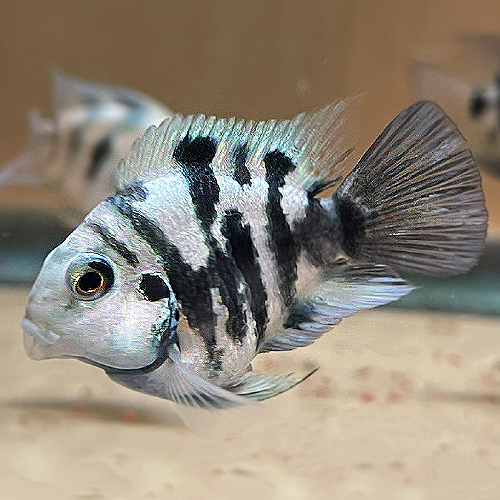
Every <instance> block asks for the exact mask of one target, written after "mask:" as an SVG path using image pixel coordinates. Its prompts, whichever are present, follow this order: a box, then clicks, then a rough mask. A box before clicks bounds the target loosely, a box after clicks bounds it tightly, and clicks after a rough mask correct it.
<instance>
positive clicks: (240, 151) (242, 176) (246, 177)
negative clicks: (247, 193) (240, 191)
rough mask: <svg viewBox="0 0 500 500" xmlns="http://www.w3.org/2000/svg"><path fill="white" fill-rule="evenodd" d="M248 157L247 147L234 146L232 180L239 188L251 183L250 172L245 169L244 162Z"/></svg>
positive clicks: (244, 145)
mask: <svg viewBox="0 0 500 500" xmlns="http://www.w3.org/2000/svg"><path fill="white" fill-rule="evenodd" d="M247 155H248V145H247V144H239V145H238V146H236V148H235V149H234V152H233V164H234V174H233V176H234V180H235V181H236V182H238V184H239V185H240V186H244V185H245V184H250V183H251V180H252V178H251V175H250V171H249V170H248V168H247V165H246V160H247Z"/></svg>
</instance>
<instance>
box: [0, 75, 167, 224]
mask: <svg viewBox="0 0 500 500" xmlns="http://www.w3.org/2000/svg"><path fill="white" fill-rule="evenodd" d="M52 76H53V94H54V117H53V118H50V119H48V118H42V117H41V116H40V114H39V112H38V111H37V110H32V111H31V112H30V113H29V121H30V130H31V139H30V142H29V145H28V149H27V151H26V152H24V153H23V154H22V155H20V156H19V157H17V158H15V159H14V160H12V161H11V162H10V163H8V164H7V165H5V166H4V167H3V168H2V169H1V170H0V187H2V186H5V185H9V184H19V183H21V184H22V183H27V184H30V183H31V184H32V183H34V184H39V185H41V186H43V187H45V188H49V189H52V190H55V191H56V192H58V193H59V194H61V195H62V196H63V197H64V198H65V199H66V200H67V203H68V205H69V206H70V207H71V209H72V210H73V212H76V213H77V214H79V217H82V218H83V216H84V215H85V214H87V213H88V212H89V211H90V210H91V209H92V208H94V207H95V206H96V205H97V204H98V203H99V202H100V201H102V200H103V199H105V198H106V197H107V196H109V195H110V194H112V193H113V192H114V191H115V189H116V168H117V166H118V162H119V160H120V159H121V158H123V157H124V156H125V155H126V154H127V152H128V150H129V149H130V146H131V145H132V143H133V142H134V140H135V139H136V138H137V137H139V136H140V135H141V134H142V133H143V132H144V131H145V130H146V129H147V128H148V127H149V126H151V125H154V124H159V123H161V122H162V121H163V120H164V119H165V118H168V117H170V116H172V112H171V111H170V110H169V109H168V108H166V107H165V106H163V105H162V104H160V103H159V102H157V101H155V100H154V99H152V98H150V97H148V96H146V95H144V94H142V93H140V92H136V91H132V90H128V89H124V88H121V87H116V86H111V85H104V84H95V83H91V82H87V81H85V80H82V79H79V78H75V77H73V76H70V75H68V74H66V73H63V72H62V71H60V70H55V71H54V72H53V75H52Z"/></svg>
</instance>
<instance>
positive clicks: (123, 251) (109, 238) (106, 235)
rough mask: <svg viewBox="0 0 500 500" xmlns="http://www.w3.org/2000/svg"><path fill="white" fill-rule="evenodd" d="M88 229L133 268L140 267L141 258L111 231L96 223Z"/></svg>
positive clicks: (89, 225) (91, 224)
mask: <svg viewBox="0 0 500 500" xmlns="http://www.w3.org/2000/svg"><path fill="white" fill-rule="evenodd" d="M87 225H88V227H90V228H91V229H93V230H94V231H95V232H96V233H97V234H98V235H99V236H100V237H101V239H102V241H103V242H104V243H105V244H106V245H108V246H109V247H110V248H112V249H113V250H114V251H115V252H117V253H118V254H119V255H121V256H122V257H123V259H124V260H125V261H126V262H127V264H129V265H130V266H132V267H137V266H138V265H139V258H138V257H137V255H136V254H135V253H134V252H132V250H130V249H129V248H128V247H127V245H126V244H125V243H124V242H122V241H118V240H117V239H116V238H115V237H114V236H113V235H112V234H111V232H110V231H109V229H107V228H105V227H104V226H102V225H100V224H97V223H96V222H92V223H90V224H87Z"/></svg>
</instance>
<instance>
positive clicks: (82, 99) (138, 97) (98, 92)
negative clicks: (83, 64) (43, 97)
mask: <svg viewBox="0 0 500 500" xmlns="http://www.w3.org/2000/svg"><path fill="white" fill-rule="evenodd" d="M52 88H53V99H54V108H55V113H56V114H57V113H59V112H61V111H63V110H65V109H68V108H71V107H73V106H82V105H83V106H96V105H100V104H103V103H111V102H115V103H117V104H118V103H119V104H121V105H122V106H125V107H126V108H129V109H134V108H137V109H145V108H147V109H149V110H150V112H154V113H155V115H157V116H158V122H159V121H160V120H161V119H163V118H164V117H165V116H169V115H171V114H172V112H171V111H170V110H169V109H168V108H166V107H165V106H163V104H161V103H160V102H158V101H156V100H155V99H152V98H151V97H149V96H147V95H146V94H143V93H142V92H138V91H136V90H130V89H126V88H123V87H119V86H117V85H107V84H104V83H94V82H90V81H87V80H84V79H82V78H77V77H75V76H72V75H70V74H68V73H66V72H65V71H62V70H61V69H59V68H53V69H52ZM158 122H157V123H158ZM152 123H153V122H152Z"/></svg>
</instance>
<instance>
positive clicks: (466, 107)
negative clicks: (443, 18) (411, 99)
mask: <svg viewBox="0 0 500 500" xmlns="http://www.w3.org/2000/svg"><path fill="white" fill-rule="evenodd" d="M458 42H459V43H458V45H457V48H458V54H459V56H460V60H461V66H465V69H464V68H462V69H460V70H458V69H450V68H446V69H445V68H442V67H440V66H439V65H436V64H431V63H429V62H423V61H418V62H415V64H414V67H413V76H414V87H415V94H416V96H417V98H419V99H429V100H433V101H435V102H437V103H438V104H439V106H441V107H442V108H443V109H444V111H445V112H446V113H447V114H448V115H449V116H450V117H451V118H452V119H453V121H454V122H455V123H456V124H457V125H458V127H459V128H460V130H461V132H462V133H463V134H464V136H465V137H466V139H467V142H468V144H469V145H470V148H471V149H472V152H473V154H474V157H475V158H476V160H477V162H478V164H479V166H480V167H482V168H484V169H486V170H488V171H490V172H491V173H493V174H496V175H500V36H499V35H491V34H463V35H460V36H459V37H458Z"/></svg>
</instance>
